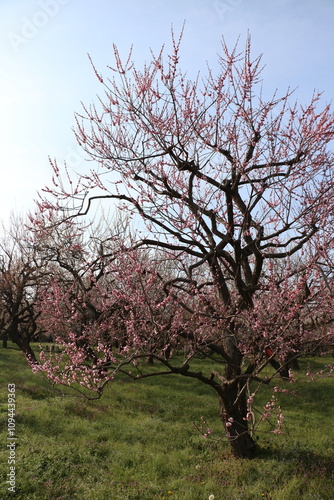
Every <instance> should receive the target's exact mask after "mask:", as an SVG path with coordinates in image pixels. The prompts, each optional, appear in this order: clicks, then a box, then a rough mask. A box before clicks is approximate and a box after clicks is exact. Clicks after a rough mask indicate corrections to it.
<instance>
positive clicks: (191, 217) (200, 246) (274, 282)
mask: <svg viewBox="0 0 334 500" xmlns="http://www.w3.org/2000/svg"><path fill="white" fill-rule="evenodd" d="M181 39H182V36H181V37H180V38H178V39H176V38H175V36H174V34H173V35H172V44H173V50H172V53H171V55H169V56H168V58H167V59H166V58H165V56H164V51H163V50H162V51H161V52H160V53H158V54H157V55H154V54H152V60H151V62H150V63H149V64H147V65H145V66H144V68H143V69H142V70H139V69H138V68H136V66H135V64H134V63H133V62H132V60H131V57H132V56H131V54H130V55H129V57H128V58H127V59H126V60H125V61H123V60H122V59H121V57H120V55H119V52H118V50H117V48H116V47H115V49H114V54H115V67H113V68H110V70H111V71H112V77H110V78H108V79H104V77H103V76H102V75H100V73H99V72H98V71H97V69H96V68H95V67H94V65H93V68H94V71H95V73H96V76H97V78H98V80H99V81H100V83H101V85H102V87H103V89H104V95H103V96H101V97H100V98H99V100H98V102H97V103H95V104H92V105H91V106H90V107H87V106H83V112H82V113H81V114H77V115H76V130H75V133H76V138H77V141H78V143H79V144H80V145H81V146H82V148H83V149H84V151H85V152H86V153H87V154H88V157H89V158H90V159H91V160H92V161H93V162H94V165H96V167H92V168H91V170H90V171H89V172H88V173H87V172H84V171H83V172H82V173H81V174H80V175H79V176H78V177H77V179H76V180H75V182H74V176H72V175H69V174H68V173H67V175H68V179H69V180H70V182H69V183H66V182H65V180H64V179H63V178H62V175H63V174H62V173H61V171H60V169H59V168H58V166H57V163H56V162H51V163H52V166H53V169H54V184H53V185H52V186H51V187H49V188H46V189H45V191H46V194H45V196H44V198H43V199H42V200H41V202H40V204H39V210H40V213H44V214H45V213H47V212H52V211H55V210H56V211H64V210H65V209H66V206H67V207H69V205H66V203H67V202H68V200H70V201H71V209H69V212H66V213H65V214H64V221H65V222H64V223H66V218H71V217H75V216H80V215H86V214H87V213H88V212H89V211H90V210H91V205H92V203H94V200H96V199H98V200H103V202H104V203H105V202H108V201H109V202H110V203H111V204H117V205H118V208H119V210H120V211H122V212H123V213H127V214H128V216H129V217H130V218H131V217H133V218H134V223H135V222H136V223H138V221H140V222H139V228H138V231H137V232H136V234H134V235H133V237H132V239H131V240H129V241H128V242H127V244H126V245H125V244H124V243H123V244H122V242H120V243H119V247H118V248H119V249H118V250H114V253H112V255H110V254H109V255H108V253H105V254H103V256H102V255H101V259H102V258H103V259H106V260H105V264H104V266H105V267H104V269H105V278H104V279H103V280H102V279H101V280H99V281H98V282H96V286H95V288H94V293H95V298H96V300H99V307H100V309H101V315H100V316H99V320H98V322H96V321H95V322H91V323H90V324H89V327H88V326H87V328H86V330H85V332H82V334H83V335H85V339H86V340H85V343H88V344H89V345H90V347H91V349H92V350H93V351H94V353H95V354H94V356H93V355H92V356H90V357H89V355H87V352H86V353H84V352H83V350H82V348H80V345H79V344H78V342H77V339H75V338H74V333H73V332H72V333H71V335H70V336H69V337H68V339H67V342H64V352H66V358H65V357H62V358H61V360H60V359H58V360H53V359H52V358H47V357H45V359H44V363H42V364H41V369H44V370H45V371H46V372H48V373H49V375H50V376H51V377H54V378H55V377H56V376H57V377H58V378H57V381H63V382H64V383H73V382H74V381H76V380H79V379H80V382H81V384H82V385H85V386H86V387H89V388H91V389H94V390H96V391H97V392H98V393H100V392H101V390H102V387H103V386H104V385H105V383H107V382H108V381H109V380H111V379H114V378H115V377H116V375H117V374H118V373H120V372H122V373H127V374H128V375H129V376H131V377H133V378H135V379H139V378H143V377H144V376H152V375H153V374H154V375H158V374H164V375H166V374H181V375H183V376H186V377H192V378H195V379H197V380H199V381H201V382H203V383H205V384H207V385H208V386H211V388H213V389H214V390H215V391H216V393H217V394H218V396H219V400H220V408H221V413H220V414H221V418H222V421H223V423H224V425H225V428H226V431H227V433H228V438H229V441H230V444H231V447H232V451H233V453H234V454H235V456H238V457H252V456H253V455H254V453H255V448H256V447H255V442H254V440H253V437H252V436H251V434H250V432H249V428H248V422H249V420H250V412H249V404H250V402H251V400H252V397H249V395H247V391H248V389H249V386H250V383H252V382H254V381H257V382H259V383H262V382H265V383H267V382H268V381H269V379H268V378H266V377H262V375H261V372H262V371H263V369H264V368H265V367H266V366H267V365H268V363H269V362H270V361H271V360H273V359H274V358H275V359H276V360H277V361H276V362H277V363H279V370H278V372H279V371H280V369H281V368H284V366H285V363H286V360H287V355H288V354H289V353H290V357H291V353H295V354H296V355H297V353H298V352H299V350H300V348H301V347H302V345H304V344H305V342H306V341H308V339H309V338H310V335H311V332H310V330H308V329H307V328H306V327H305V315H306V314H307V311H310V308H312V307H311V306H312V304H313V305H314V304H317V308H318V309H319V310H320V309H321V307H322V306H323V301H321V295H320V294H319V286H318V284H319V280H320V278H321V273H320V271H319V265H318V263H319V259H320V255H323V256H324V258H326V255H329V254H330V252H331V250H332V247H333V231H332V229H333V209H334V197H333V187H334V177H333V173H334V171H333V165H334V158H333V152H332V150H331V148H330V144H331V141H332V140H333V136H334V116H333V113H332V112H331V110H330V107H329V106H325V107H324V109H322V110H319V109H318V108H319V106H320V100H321V95H320V94H317V93H316V94H314V95H313V97H312V98H311V100H310V102H309V103H308V104H307V105H303V104H298V102H293V101H292V100H291V99H292V96H291V94H292V92H290V91H288V92H287V93H285V94H284V95H283V96H281V97H279V96H278V95H277V93H275V94H274V95H273V96H272V97H271V98H267V99H266V98H264V94H263V92H262V81H261V66H260V64H261V62H260V61H261V58H260V57H258V58H256V59H254V60H253V59H252V58H251V54H250V45H251V42H250V37H248V38H247V42H246V48H245V50H244V51H242V52H240V51H239V49H238V46H237V45H236V46H235V47H234V48H233V49H232V50H229V49H228V47H227V45H226V44H225V42H224V41H223V42H222V56H221V57H220V58H219V61H218V62H219V70H218V71H217V72H216V73H215V72H213V71H211V70H210V69H208V72H207V75H206V76H205V77H200V76H198V77H197V78H196V79H195V80H194V81H191V80H189V79H188V78H187V75H186V73H185V72H183V71H182V70H181V69H180V65H179V60H180V44H181ZM115 248H117V245H116V246H115ZM153 251H154V252H155V256H159V258H158V260H160V263H159V265H157V264H156V263H154V264H152V262H153V261H154V259H153V261H151V264H147V263H144V260H143V258H142V254H143V253H144V252H149V254H150V252H151V255H153V254H152V252H153ZM156 258H157V257H156ZM163 261H164V262H165V263H168V265H167V266H165V268H163V266H162V268H163V269H164V272H161V263H162V262H163ZM279 263H281V265H279ZM159 266H160V267H159ZM167 268H168V269H169V272H168V273H167V272H165V271H166V269H167ZM278 270H279V272H278ZM315 276H317V279H315ZM111 277H113V283H114V284H111V282H110V279H111ZM115 283H116V284H117V285H115ZM65 292H66V291H65ZM65 292H62V293H60V292H59V290H58V291H57V290H56V288H55V293H54V296H53V301H55V302H57V300H61V299H60V298H59V297H60V296H61V295H62V294H63V293H65ZM65 295H66V293H65ZM65 295H64V296H65ZM57 297H58V298H57ZM327 298H328V296H327ZM64 300H68V298H67V299H64ZM117 304H118V305H119V306H120V304H122V308H123V309H122V311H123V313H122V314H121V315H119V316H118V321H116V320H115V316H114V315H113V314H112V311H115V310H116V309H115V307H116V305H117ZM331 307H332V305H331ZM103 311H105V313H103ZM171 311H172V313H171ZM326 314H327V313H326ZM328 335H329V333H327V332H326V334H325V337H326V338H327V337H328ZM320 341H321V339H319V342H320ZM181 347H182V348H186V352H187V355H186V356H185V360H184V362H183V363H182V364H177V359H179V358H176V360H175V361H174V360H173V357H171V358H170V359H168V356H166V355H165V354H166V352H167V351H168V353H169V354H170V353H173V351H174V350H176V349H180V348H181ZM197 352H202V353H210V355H211V356H212V358H213V359H214V361H213V363H214V364H215V366H217V362H218V361H220V362H221V367H222V368H221V370H217V369H212V371H211V372H210V373H208V374H205V373H203V372H197V371H193V370H192V369H191V359H192V357H193V356H194V354H195V353H197ZM148 355H151V356H153V358H154V359H155V360H156V361H157V362H158V363H160V364H161V366H162V369H161V370H158V369H156V367H155V368H154V373H153V372H152V373H147V372H146V371H145V370H146V368H145V369H144V368H143V367H144V366H146V365H144V363H143V360H144V359H147V357H148ZM65 359H67V364H66V363H65ZM62 363H63V364H64V363H65V364H66V368H65V369H63V370H62V371H61V370H60V368H59V366H60V365H61V366H63V364H62ZM57 369H58V374H57V375H56V371H57ZM60 372H61V374H62V375H59V373H60ZM61 376H63V377H65V378H64V379H61ZM66 377H67V378H66Z"/></svg>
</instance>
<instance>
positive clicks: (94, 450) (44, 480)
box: [0, 349, 334, 500]
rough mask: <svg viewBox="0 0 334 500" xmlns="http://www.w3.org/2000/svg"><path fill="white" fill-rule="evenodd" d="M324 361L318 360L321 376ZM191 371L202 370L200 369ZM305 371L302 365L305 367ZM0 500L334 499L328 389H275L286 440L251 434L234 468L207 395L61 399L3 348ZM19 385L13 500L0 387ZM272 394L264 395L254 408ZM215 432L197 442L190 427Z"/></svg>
mask: <svg viewBox="0 0 334 500" xmlns="http://www.w3.org/2000/svg"><path fill="white" fill-rule="evenodd" d="M326 362H327V363H328V362H332V359H331V358H329V359H327V360H326V359H317V360H316V362H315V363H316V365H317V367H318V368H320V367H321V366H323V365H324V364H326ZM198 363H199V365H200V364H201V363H203V361H199V362H198ZM302 364H303V365H304V367H305V366H306V361H302ZM0 369H1V373H0V383H1V389H0V404H1V406H0V408H1V416H0V440H1V443H2V446H1V454H0V460H1V464H3V465H2V467H1V472H0V474H1V481H2V483H1V486H0V498H1V499H7V498H18V499H27V500H35V499H36V500H37V499H38V500H47V499H48V500H57V499H59V500H74V499H78V500H162V499H165V500H167V499H169V498H170V499H174V500H207V499H208V498H209V495H210V494H212V495H214V497H215V500H225V499H227V500H258V499H270V500H289V499H291V500H292V499H293V500H294V499H296V498H303V499H306V500H307V499H310V500H311V499H312V500H326V499H328V500H332V499H333V498H334V485H333V479H334V454H333V451H332V450H333V449H334V433H333V422H334V382H333V379H331V378H324V379H321V380H319V381H317V382H316V383H315V384H311V383H309V382H307V381H306V380H300V381H299V382H297V383H296V384H286V383H283V382H280V384H282V385H283V387H288V388H293V389H294V390H296V391H297V394H296V396H294V397H293V396H289V395H286V394H279V395H278V397H279V399H280V402H281V403H282V406H283V409H285V412H284V414H285V423H286V425H285V433H284V434H283V435H273V434H268V433H261V432H260V433H259V440H258V442H259V445H260V447H261V453H260V456H259V458H257V459H255V460H251V461H248V460H243V461H241V460H236V459H234V458H232V457H231V456H230V452H229V447H228V445H227V444H226V443H225V442H223V441H221V439H220V437H221V434H222V428H221V424H220V422H219V418H218V401H217V398H216V396H215V394H214V393H213V392H211V391H210V388H207V387H205V386H204V385H202V384H200V383H198V382H196V381H193V380H188V379H185V378H183V377H181V376H166V377H160V378H151V379H145V380H142V381H138V382H131V381H125V380H120V381H119V382H116V383H113V384H111V385H110V386H109V387H108V389H107V391H106V393H105V395H104V397H103V398H102V399H100V400H98V401H88V400H86V399H82V398H80V397H76V396H74V395H73V394H72V393H68V394H67V395H66V396H62V395H61V394H60V392H59V390H53V389H52V388H51V387H50V386H49V385H48V384H47V382H46V381H44V380H43V379H42V378H41V376H38V375H34V374H33V373H32V372H31V370H30V369H29V367H28V366H27V365H26V363H25V361H24V359H23V355H22V354H21V353H20V352H19V351H17V350H15V349H8V350H3V349H0ZM8 383H15V384H16V396H17V404H16V413H17V414H16V428H17V429H16V430H17V437H18V439H17V447H16V494H8V493H7V485H6V483H5V481H6V479H7V477H6V474H7V473H8V467H9V466H8V465H7V459H8V450H7V449H6V442H7V384H8ZM270 394H271V389H270V388H266V387H264V388H263V390H261V394H260V400H261V401H260V402H261V404H263V403H264V402H265V401H267V399H268V398H269V397H270ZM201 416H204V417H205V419H206V421H207V422H208V423H209V425H210V427H212V428H213V429H214V433H213V437H214V438H215V439H214V440H212V441H211V440H205V439H204V438H203V437H202V436H201V434H200V433H199V432H198V431H197V430H196V428H195V427H194V425H193V423H192V421H195V422H200V418H201Z"/></svg>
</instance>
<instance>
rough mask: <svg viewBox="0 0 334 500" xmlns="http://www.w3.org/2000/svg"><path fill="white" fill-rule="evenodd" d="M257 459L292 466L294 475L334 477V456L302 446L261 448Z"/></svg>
mask: <svg viewBox="0 0 334 500" xmlns="http://www.w3.org/2000/svg"><path fill="white" fill-rule="evenodd" d="M258 458H259V459H264V460H272V459H274V460H278V461H279V462H285V463H287V464H289V465H290V466H292V468H293V473H294V475H298V476H299V475H301V476H313V477H317V476H321V477H327V478H332V479H334V456H328V455H324V454H320V453H316V452H314V451H312V450H310V449H307V448H303V447H302V446H295V447H291V448H281V449H279V450H278V449H277V448H271V447H268V448H261V449H260V450H259V454H258Z"/></svg>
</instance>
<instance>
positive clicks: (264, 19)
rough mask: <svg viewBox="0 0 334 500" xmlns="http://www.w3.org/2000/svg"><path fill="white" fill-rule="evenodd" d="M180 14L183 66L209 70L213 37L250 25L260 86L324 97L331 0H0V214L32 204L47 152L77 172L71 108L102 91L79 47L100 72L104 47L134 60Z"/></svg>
mask: <svg viewBox="0 0 334 500" xmlns="http://www.w3.org/2000/svg"><path fill="white" fill-rule="evenodd" d="M184 20H185V21H186V27H185V34H184V40H183V51H182V55H183V68H184V69H189V72H191V71H192V70H194V71H195V70H197V69H198V68H205V61H209V62H211V63H212V66H214V64H215V61H216V59H217V57H216V54H217V52H219V49H220V40H221V36H222V35H224V37H225V39H226V40H227V42H228V43H229V44H234V42H235V41H236V39H237V37H238V36H239V35H241V38H242V40H244V39H245V36H246V34H247V30H249V31H250V33H251V35H252V39H253V55H254V56H256V55H258V54H259V53H263V62H264V63H265V64H266V68H265V71H264V78H265V87H268V88H269V89H270V90H274V89H275V88H276V87H278V88H279V89H281V91H282V92H283V91H284V90H285V89H286V88H287V87H288V86H291V87H296V86H299V88H298V89H297V91H296V97H300V98H301V100H305V99H307V98H309V97H310V96H311V95H312V91H313V89H318V90H323V91H324V95H325V97H324V99H325V101H326V102H329V101H331V100H332V98H333V95H334V86H333V76H334V64H333V63H334V30H333V24H334V1H333V0H317V1H315V0H271V1H269V0H252V1H249V0H168V1H167V0H140V1H139V0H120V1H119V0H109V1H108V0H36V1H35V0H0V60H1V66H0V147H1V164H0V165H1V182H0V219H2V220H3V221H4V222H5V223H6V221H7V219H8V217H9V214H10V212H11V211H15V212H16V213H20V214H24V213H25V212H27V211H28V210H29V209H31V208H33V199H34V198H36V192H37V190H38V189H40V188H41V187H43V185H45V184H47V183H49V180H50V176H51V169H50V167H49V164H48V156H51V157H52V158H54V157H56V158H57V160H58V161H59V163H60V164H61V163H62V162H63V161H64V160H67V162H68V163H69V164H70V166H71V167H73V168H75V169H80V165H81V164H82V162H83V160H82V158H81V156H80V150H79V149H78V147H77V145H76V143H75V140H74V136H73V132H72V130H71V128H72V126H73V125H74V117H73V116H74V112H75V111H80V101H81V100H82V101H84V102H85V103H89V102H91V101H92V100H93V99H94V97H95V95H96V93H99V92H100V91H101V89H100V86H99V83H98V81H97V80H96V78H95V76H94V74H93V71H92V69H91V66H90V64H89V62H88V58H87V52H89V53H90V55H91V56H92V58H93V60H94V62H95V64H96V66H97V68H98V69H99V70H101V71H102V72H103V73H104V74H106V71H105V68H106V66H107V65H108V64H110V65H112V63H113V53H112V44H113V43H116V44H117V45H118V47H119V50H120V52H121V53H122V54H126V53H127V51H128V49H129V47H130V46H131V44H133V45H134V59H135V61H136V62H137V63H138V64H139V65H140V64H141V63H142V62H143V61H145V59H146V60H147V59H148V58H149V48H150V47H152V48H153V49H158V48H159V47H160V46H161V45H162V44H163V43H165V42H166V44H167V46H169V42H170V29H171V25H173V26H174V28H175V31H177V32H178V31H179V30H180V29H181V26H182V23H183V21H184Z"/></svg>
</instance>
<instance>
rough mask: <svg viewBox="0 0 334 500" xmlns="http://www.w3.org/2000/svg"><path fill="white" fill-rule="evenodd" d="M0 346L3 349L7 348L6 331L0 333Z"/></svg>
mask: <svg viewBox="0 0 334 500" xmlns="http://www.w3.org/2000/svg"><path fill="white" fill-rule="evenodd" d="M2 347H3V348H4V349H7V348H8V335H7V332H4V333H3V334H2Z"/></svg>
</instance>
